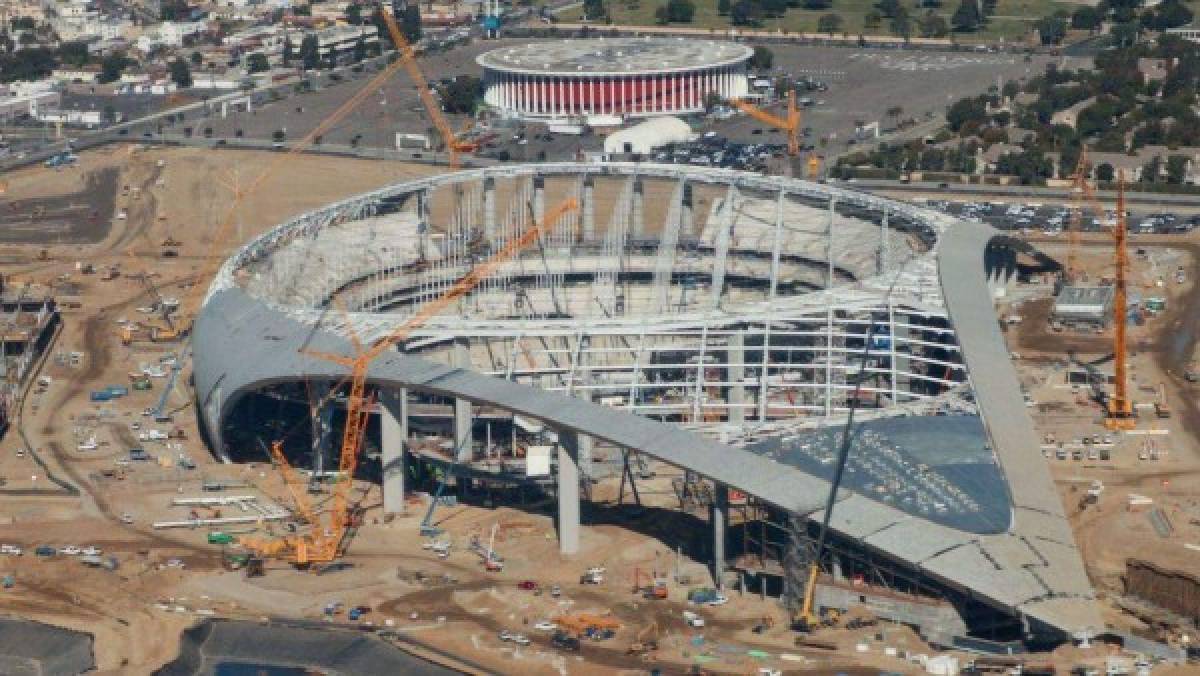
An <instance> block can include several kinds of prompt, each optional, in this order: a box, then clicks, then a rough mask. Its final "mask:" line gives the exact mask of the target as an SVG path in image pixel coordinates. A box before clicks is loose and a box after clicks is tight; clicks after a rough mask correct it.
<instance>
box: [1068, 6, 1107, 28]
mask: <svg viewBox="0 0 1200 676" xmlns="http://www.w3.org/2000/svg"><path fill="white" fill-rule="evenodd" d="M1103 22H1104V14H1103V13H1102V12H1101V11H1100V10H1099V9H1098V8H1096V7H1091V6H1088V5H1082V6H1080V7H1079V8H1078V9H1076V10H1075V13H1074V14H1072V15H1071V28H1074V29H1075V30H1081V31H1094V30H1096V29H1098V28H1100V24H1101V23H1103Z"/></svg>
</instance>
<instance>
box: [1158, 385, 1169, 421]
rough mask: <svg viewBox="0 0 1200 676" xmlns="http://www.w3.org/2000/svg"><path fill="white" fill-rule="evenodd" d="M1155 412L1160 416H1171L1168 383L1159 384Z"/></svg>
mask: <svg viewBox="0 0 1200 676" xmlns="http://www.w3.org/2000/svg"><path fill="white" fill-rule="evenodd" d="M1154 414H1155V415H1157V416H1158V417H1160V418H1170V417H1171V407H1170V406H1168V405H1167V384H1166V383H1159V384H1158V399H1157V400H1155V402H1154Z"/></svg>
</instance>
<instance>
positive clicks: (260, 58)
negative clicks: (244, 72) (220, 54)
mask: <svg viewBox="0 0 1200 676" xmlns="http://www.w3.org/2000/svg"><path fill="white" fill-rule="evenodd" d="M246 68H247V69H248V70H249V71H250V72H251V73H265V72H267V71H268V70H271V64H270V63H268V62H267V55H266V54H263V53H262V52H254V53H253V54H251V55H250V56H248V57H246Z"/></svg>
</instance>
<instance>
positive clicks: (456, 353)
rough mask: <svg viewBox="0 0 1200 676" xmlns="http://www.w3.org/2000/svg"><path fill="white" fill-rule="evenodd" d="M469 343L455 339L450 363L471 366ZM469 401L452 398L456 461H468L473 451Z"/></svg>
mask: <svg viewBox="0 0 1200 676" xmlns="http://www.w3.org/2000/svg"><path fill="white" fill-rule="evenodd" d="M468 348H469V344H468V342H467V341H466V340H464V339H461V338H459V339H456V340H455V341H454V346H453V347H452V348H451V352H450V365H451V366H455V367H458V368H470V367H471V353H470V350H469V349H468ZM472 422H473V421H472V419H471V402H469V401H467V400H466V399H455V400H454V459H455V460H457V461H458V462H464V463H465V462H470V461H471V459H472V456H473V453H474V450H473V449H474V445H475V435H474V434H473V433H472V430H471V423H472Z"/></svg>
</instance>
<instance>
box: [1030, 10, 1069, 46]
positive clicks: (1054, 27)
mask: <svg viewBox="0 0 1200 676" xmlns="http://www.w3.org/2000/svg"><path fill="white" fill-rule="evenodd" d="M1036 26H1037V32H1038V35H1039V36H1040V37H1041V39H1042V44H1043V45H1057V44H1058V43H1060V42H1062V40H1063V38H1065V37H1067V20H1066V19H1064V18H1062V17H1061V16H1047V17H1043V18H1042V19H1040V20H1039V21H1038V22H1037V24H1036Z"/></svg>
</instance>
